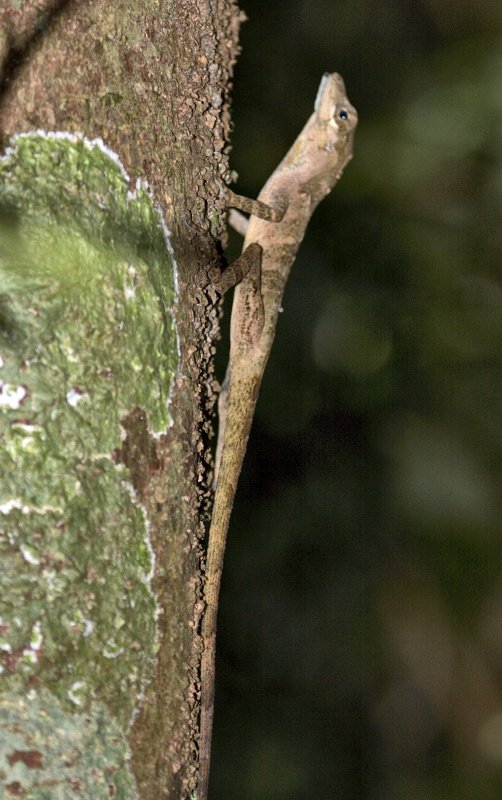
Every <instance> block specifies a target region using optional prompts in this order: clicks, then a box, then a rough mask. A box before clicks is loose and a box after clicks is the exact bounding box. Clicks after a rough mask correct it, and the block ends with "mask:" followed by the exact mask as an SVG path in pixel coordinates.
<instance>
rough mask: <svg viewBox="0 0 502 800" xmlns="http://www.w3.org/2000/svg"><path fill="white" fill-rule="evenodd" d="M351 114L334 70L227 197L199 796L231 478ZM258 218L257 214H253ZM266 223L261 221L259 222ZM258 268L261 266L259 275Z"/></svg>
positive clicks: (353, 120)
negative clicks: (238, 245)
mask: <svg viewBox="0 0 502 800" xmlns="http://www.w3.org/2000/svg"><path fill="white" fill-rule="evenodd" d="M356 124H357V112H356V110H355V109H354V108H353V106H351V105H350V103H349V101H348V100H347V96H346V94H345V86H344V83H343V80H342V79H341V77H340V76H339V75H337V74H336V73H333V74H326V75H324V77H323V79H322V81H321V85H320V87H319V91H318V94H317V99H316V103H315V109H314V113H313V114H312V116H311V117H310V119H309V120H308V122H307V124H306V125H305V127H304V129H303V130H302V132H301V133H300V135H299V136H298V138H297V139H296V141H295V142H294V144H293V146H292V147H291V149H290V150H289V152H288V153H287V155H286V157H285V158H284V159H283V160H282V161H281V163H280V164H279V166H278V167H277V169H276V170H275V172H274V173H273V174H272V176H271V177H270V178H269V180H268V181H267V183H266V184H265V186H264V188H263V189H262V191H261V193H260V195H259V198H258V201H252V200H246V199H245V198H239V197H237V196H236V195H234V194H233V193H232V192H228V195H229V198H228V200H229V203H228V204H229V205H230V206H233V207H237V208H240V209H241V210H244V211H249V212H250V213H251V215H252V216H251V217H250V219H249V224H248V225H247V232H246V236H245V242H244V252H243V255H242V256H241V257H240V258H239V259H238V260H237V262H235V266H233V267H230V268H229V269H228V270H226V271H225V272H224V273H223V276H222V278H221V280H215V281H214V282H213V286H214V288H216V289H217V290H218V291H219V292H220V293H223V292H224V291H225V290H226V289H227V288H228V287H229V285H231V284H233V283H235V282H236V281H239V280H240V283H238V285H237V286H236V289H235V294H234V301H233V307H232V320H231V333H230V358H229V364H228V369H227V375H226V378H225V383H224V387H223V390H222V392H221V395H220V400H219V419H220V429H219V433H218V447H217V454H216V493H215V498H214V505H213V513H212V520H211V526H210V531H209V543H208V550H207V561H206V578H205V590H204V600H205V604H206V607H205V611H204V617H203V621H202V639H203V646H204V650H203V653H202V663H201V723H200V748H199V752H200V781H199V788H198V800H207V792H208V782H209V761H210V753H211V730H212V721H213V701H214V674H215V650H216V615H217V608H218V595H219V589H220V581H221V573H222V568H223V556H224V552H225V543H226V537H227V530H228V524H229V520H230V514H231V511H232V506H233V502H234V497H235V492H236V488H237V481H238V478H239V474H240V471H241V466H242V461H243V458H244V453H245V450H246V445H247V441H248V436H249V431H250V428H251V422H252V419H253V413H254V409H255V405H256V400H257V397H258V391H259V388H260V384H261V380H262V376H263V372H264V370H265V365H266V363H267V360H268V357H269V354H270V350H271V347H272V342H273V339H274V334H275V327H276V323H277V316H278V313H279V309H280V305H281V299H282V295H283V291H284V286H285V283H286V280H287V277H288V275H289V271H290V269H291V265H292V263H293V261H294V259H295V256H296V253H297V250H298V248H299V246H300V244H301V242H302V239H303V237H304V235H305V230H306V228H307V225H308V222H309V220H310V217H311V216H312V213H313V212H314V209H315V208H316V206H317V204H318V203H319V202H320V201H321V200H322V198H323V197H325V196H326V195H327V194H328V193H329V192H330V191H331V189H332V188H333V186H334V185H335V183H336V182H337V181H338V179H339V178H340V176H341V174H342V172H343V169H344V167H345V165H346V164H347V163H348V161H350V159H351V158H352V143H353V136H354V129H355V126H356ZM260 217H261V218H260ZM263 217H265V219H264V218H263ZM260 262H261V270H260Z"/></svg>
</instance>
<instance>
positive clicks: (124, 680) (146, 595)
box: [0, 134, 178, 799]
mask: <svg viewBox="0 0 502 800" xmlns="http://www.w3.org/2000/svg"><path fill="white" fill-rule="evenodd" d="M174 299H175V282H174V270H173V263H172V258H171V256H170V255H169V252H168V250H167V248H166V242H165V237H164V233H163V230H162V227H161V222H160V219H159V214H158V212H157V210H156V209H155V206H154V204H153V202H152V199H151V197H150V195H149V193H148V192H147V191H146V190H145V189H144V188H140V189H139V190H138V191H137V192H136V193H135V194H132V193H131V192H129V186H128V181H127V179H126V177H125V176H124V174H123V173H122V171H121V169H120V167H119V166H118V164H117V163H116V162H115V161H114V160H112V158H111V157H110V156H109V155H108V154H107V153H106V152H105V151H104V150H103V149H102V148H101V147H99V146H97V145H96V144H93V143H88V142H85V141H83V140H82V139H78V138H75V137H74V138H70V137H66V138H62V137H54V136H53V137H50V136H44V135H42V134H30V135H27V136H21V137H18V138H17V139H16V140H15V142H14V146H13V148H12V149H11V150H10V151H9V152H8V154H7V155H6V157H5V158H4V159H2V160H1V161H0V562H1V564H2V570H1V573H0V665H2V666H3V671H2V673H1V674H0V719H3V720H4V719H6V717H5V714H7V717H8V718H9V719H12V715H13V714H15V703H14V705H13V697H16V696H17V697H18V698H19V709H20V714H21V716H20V725H21V726H22V719H23V718H24V717H23V714H25V710H24V711H23V709H26V699H25V698H26V697H27V696H28V695H27V693H31V694H30V696H31V697H33V694H34V695H35V700H36V702H37V703H41V702H42V701H41V700H40V698H41V697H42V694H40V696H39V692H41V690H43V697H44V698H45V699H47V698H48V697H52V700H51V702H52V703H54V704H56V706H57V708H58V709H59V711H58V713H59V714H61V715H64V716H65V719H67V720H71V721H70V722H68V724H69V725H70V726H74V727H75V728H77V727H78V726H79V725H80V722H79V720H80V721H81V722H82V725H83V726H84V727H85V729H86V730H87V727H86V726H88V725H89V724H91V723H89V720H90V717H89V715H91V717H92V720H93V721H91V722H92V725H97V724H98V723H97V721H96V719H95V718H94V716H93V715H94V710H95V709H99V718H100V720H101V722H99V725H100V726H101V727H103V726H104V727H105V729H106V730H105V732H104V733H103V736H104V738H105V739H107V737H110V736H112V738H113V737H115V738H116V737H117V731H118V730H119V731H121V732H122V735H123V741H122V745H121V747H122V754H124V753H125V752H126V750H127V743H126V739H125V735H126V732H127V727H128V725H129V723H130V720H131V717H132V715H133V713H134V711H135V710H136V709H137V707H138V704H139V702H140V698H141V694H142V692H143V690H144V688H145V686H146V684H147V682H148V680H149V678H150V676H151V672H152V668H153V660H154V656H155V652H156V647H157V634H156V602H155V598H154V596H153V594H152V592H151V589H150V585H149V580H150V573H151V571H152V566H153V565H152V556H151V548H150V545H149V541H148V522H147V519H146V515H145V511H144V509H143V508H142V507H141V505H140V504H139V502H138V500H137V497H136V494H135V492H134V490H133V487H132V482H131V476H130V474H129V470H128V469H127V468H126V467H125V466H123V465H122V464H120V463H119V462H118V458H117V454H118V451H119V448H120V447H121V445H122V444H123V440H124V437H125V429H124V427H123V425H122V424H121V422H123V421H124V419H125V418H126V417H127V415H128V414H129V413H131V412H133V411H135V410H137V409H138V408H139V409H141V410H142V411H143V412H144V413H145V415H146V418H147V420H148V425H149V429H150V430H151V431H154V432H160V431H162V430H165V429H166V427H167V426H168V424H169V417H168V398H169V391H170V387H171V383H172V379H173V376H174V373H175V371H176V367H177V358H178V355H177V338H176V331H175V327H174V323H173V319H172V307H173V302H174ZM37 698H38V699H37ZM44 702H45V701H44ZM41 707H43V704H42V705H41ZM33 708H36V703H35V704H33ZM44 713H45V712H44ZM44 719H45V717H44ZM44 724H45V723H44ZM47 724H49V722H48V723H47ZM92 725H91V726H92ZM112 732H113V735H112ZM83 735H84V734H83ZM85 735H87V734H85ZM0 762H1V763H5V761H4V760H3V759H2V758H1V757H0ZM0 778H1V775H0ZM2 780H3V778H2ZM29 796H30V797H33V798H35V797H36V798H37V799H38V798H42V797H45V795H44V794H43V793H38V794H30V795H29ZM52 796H54V797H55V796H56V795H52V794H51V797H52ZM61 796H63V795H61ZM81 796H87V795H85V794H84V795H81ZM88 796H89V797H90V796H91V795H88ZM99 796H101V795H99ZM103 796H108V795H105V794H103ZM119 796H120V797H124V798H126V797H130V796H131V797H132V796H133V795H130V794H129V793H127V794H126V793H123V794H119ZM92 797H98V795H97V794H92Z"/></svg>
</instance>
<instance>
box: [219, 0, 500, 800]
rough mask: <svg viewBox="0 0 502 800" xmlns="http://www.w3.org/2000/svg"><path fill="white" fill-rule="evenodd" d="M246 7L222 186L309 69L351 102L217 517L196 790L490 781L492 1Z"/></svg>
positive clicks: (465, 789)
mask: <svg viewBox="0 0 502 800" xmlns="http://www.w3.org/2000/svg"><path fill="white" fill-rule="evenodd" d="M242 5H243V6H244V9H245V11H246V12H247V14H248V16H249V22H247V23H246V24H245V25H244V26H243V29H242V38H241V41H242V46H243V52H242V55H241V57H240V60H239V63H238V66H237V70H236V76H235V88H234V93H233V97H234V101H233V102H234V121H235V132H234V136H233V146H234V151H233V154H232V161H233V167H234V168H235V169H237V171H238V172H239V176H240V177H239V181H238V183H237V191H239V192H240V193H243V194H248V195H249V196H256V195H257V194H258V192H259V189H260V187H261V185H262V184H263V182H264V181H265V180H266V178H267V177H268V175H269V174H270V172H271V171H272V170H273V168H274V167H275V165H276V164H277V162H278V161H279V160H280V158H281V157H282V156H283V155H284V153H285V152H286V150H287V149H288V147H289V146H290V144H291V143H292V141H293V140H294V138H295V136H296V135H297V133H298V132H299V130H300V128H301V127H302V126H303V124H304V122H305V120H306V119H307V117H308V115H309V114H310V113H311V110H312V106H313V102H314V98H315V94H316V90H317V86H318V83H319V80H320V77H321V75H322V73H323V72H325V71H334V70H336V71H339V72H340V73H341V74H342V75H343V77H344V79H345V81H346V85H347V90H348V95H349V97H350V100H351V102H352V103H353V104H354V105H355V106H356V107H357V109H358V112H359V120H360V121H359V127H358V130H357V132H356V140H355V156H354V160H353V161H352V162H351V164H350V165H349V166H348V168H347V170H346V172H345V174H344V176H343V179H342V181H341V182H340V184H339V185H338V186H337V187H336V189H335V190H334V192H333V194H332V195H331V196H330V197H329V198H328V199H327V200H325V201H324V202H323V203H322V205H321V206H320V207H319V208H318V210H317V212H316V214H315V217H314V219H313V221H312V223H311V227H310V229H309V232H308V235H307V238H306V240H305V242H304V244H303V246H302V249H301V254H300V257H299V259H298V261H297V263H296V265H295V267H294V271H293V274H292V277H291V280H290V284H289V287H288V289H287V293H286V296H285V302H284V307H285V313H284V314H283V315H282V317H281V318H280V320H279V323H280V324H279V331H278V336H277V339H276V344H275V349H274V352H273V355H272V357H271V360H270V363H269V367H268V371H267V375H266V379H265V382H264V385H263V389H262V393H261V396H260V401H259V405H258V410H257V417H256V421H255V424H254V427H253V431H252V436H251V441H250V447H249V452H248V455H247V460H246V464H245V469H244V473H243V476H242V483H241V486H240V488H239V492H238V499H237V503H236V506H235V512H234V515H233V519H232V523H231V530H230V536H229V544H228V550H227V557H226V565H225V571H224V579H223V593H222V600H221V614H220V618H219V641H218V647H219V661H218V685H217V706H216V720H215V725H216V728H215V741H214V762H213V772H212V797H213V798H218V800H236V799H237V798H239V800H314V798H315V800H319V799H321V798H322V800H335V799H336V800H367V799H368V800H369V799H370V798H371V800H380V798H382V800H384V799H385V800H425V799H427V800H450V799H451V800H464V798H466V799H467V798H469V800H471V799H473V800H477V799H478V798H482V800H491V798H497V799H498V798H500V797H502V558H501V556H502V548H501V543H500V518H501V509H500V506H501V493H500V468H501V452H502V451H501V447H500V437H501V430H502V425H501V408H502V403H501V388H502V370H501V345H500V333H501V330H502V325H501V323H502V289H501V285H500V282H499V271H500V263H501V250H502V230H501V225H500V219H501V205H502V6H501V4H500V3H496V2H493V0H489V1H488V0H439V1H438V0H421V2H412V0H408V1H407V0H394V2H390V0H384V2H379V3H370V2H363V1H362V0H351V1H350V2H349V0H287V1H286V0H267V2H265V1H264V0H242ZM237 246H238V245H237V243H236V241H233V243H232V247H231V250H230V255H232V254H235V253H236V252H237V249H236V248H237ZM232 248H233V249H232ZM227 309H228V306H227ZM227 316H228V311H227ZM224 349H225V348H224V347H223V348H222V349H221V350H222V353H221V362H220V365H219V370H220V375H221V373H222V371H223V369H224V362H225V353H224Z"/></svg>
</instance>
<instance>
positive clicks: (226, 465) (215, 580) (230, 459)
mask: <svg viewBox="0 0 502 800" xmlns="http://www.w3.org/2000/svg"><path fill="white" fill-rule="evenodd" d="M257 383H258V381H257V379H256V378H253V379H251V378H247V377H243V376H237V375H235V374H232V378H231V380H230V382H229V387H228V392H229V394H228V398H227V400H226V404H227V409H226V425H225V431H224V438H223V449H222V451H221V461H220V464H219V470H218V478H217V485H216V494H215V498H214V506H213V513H212V520H211V527H210V530H209V543H208V550H207V561H206V582H205V588H204V599H205V603H206V608H205V611H204V617H203V622H202V640H203V643H204V650H203V652H202V660H201V711H200V713H201V717H200V745H199V753H200V779H199V788H198V800H207V793H208V785H209V765H210V758H211V735H212V727H213V709H214V679H215V656H216V618H217V613H218V597H219V593H220V583H221V573H222V569H223V557H224V555H225V545H226V540H227V532H228V525H229V522H230V515H231V513H232V506H233V503H234V498H235V492H236V489H237V479H238V477H239V474H240V471H241V467H242V462H243V460H244V454H245V452H246V445H247V441H248V438H249V431H250V429H251V422H252V412H253V410H254V407H253V408H249V407H247V408H242V407H241V408H239V406H240V405H241V402H242V398H256V395H257V393H258V385H257ZM222 401H223V402H225V399H224V398H222Z"/></svg>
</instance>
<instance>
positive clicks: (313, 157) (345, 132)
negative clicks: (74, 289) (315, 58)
mask: <svg viewBox="0 0 502 800" xmlns="http://www.w3.org/2000/svg"><path fill="white" fill-rule="evenodd" d="M356 125H357V111H356V109H355V108H354V106H353V105H351V103H350V102H349V100H348V98H347V94H346V92H345V84H344V82H343V80H342V78H341V77H340V75H338V73H336V72H332V73H326V74H325V75H324V76H323V78H322V80H321V85H320V86H319V90H318V92H317V98H316V102H315V107H314V113H313V114H312V116H311V117H310V119H309V120H308V122H307V124H306V125H305V127H304V129H303V131H302V133H301V134H300V136H299V137H298V139H297V141H296V142H295V144H294V145H293V147H292V149H291V151H290V152H289V153H288V156H287V157H286V161H287V162H288V166H289V167H290V168H292V169H294V170H295V171H297V173H298V176H299V177H300V175H301V177H300V183H302V182H303V185H304V186H308V187H309V193H310V194H311V195H312V196H313V197H315V202H316V203H317V202H319V200H320V199H321V197H324V195H326V194H327V193H328V192H329V191H330V190H331V189H332V188H333V186H334V185H335V183H336V182H337V180H338V179H339V178H340V176H341V174H342V172H343V169H344V167H345V165H346V164H347V163H348V162H349V161H350V159H351V158H352V147H353V139H354V131H355V128H356Z"/></svg>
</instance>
